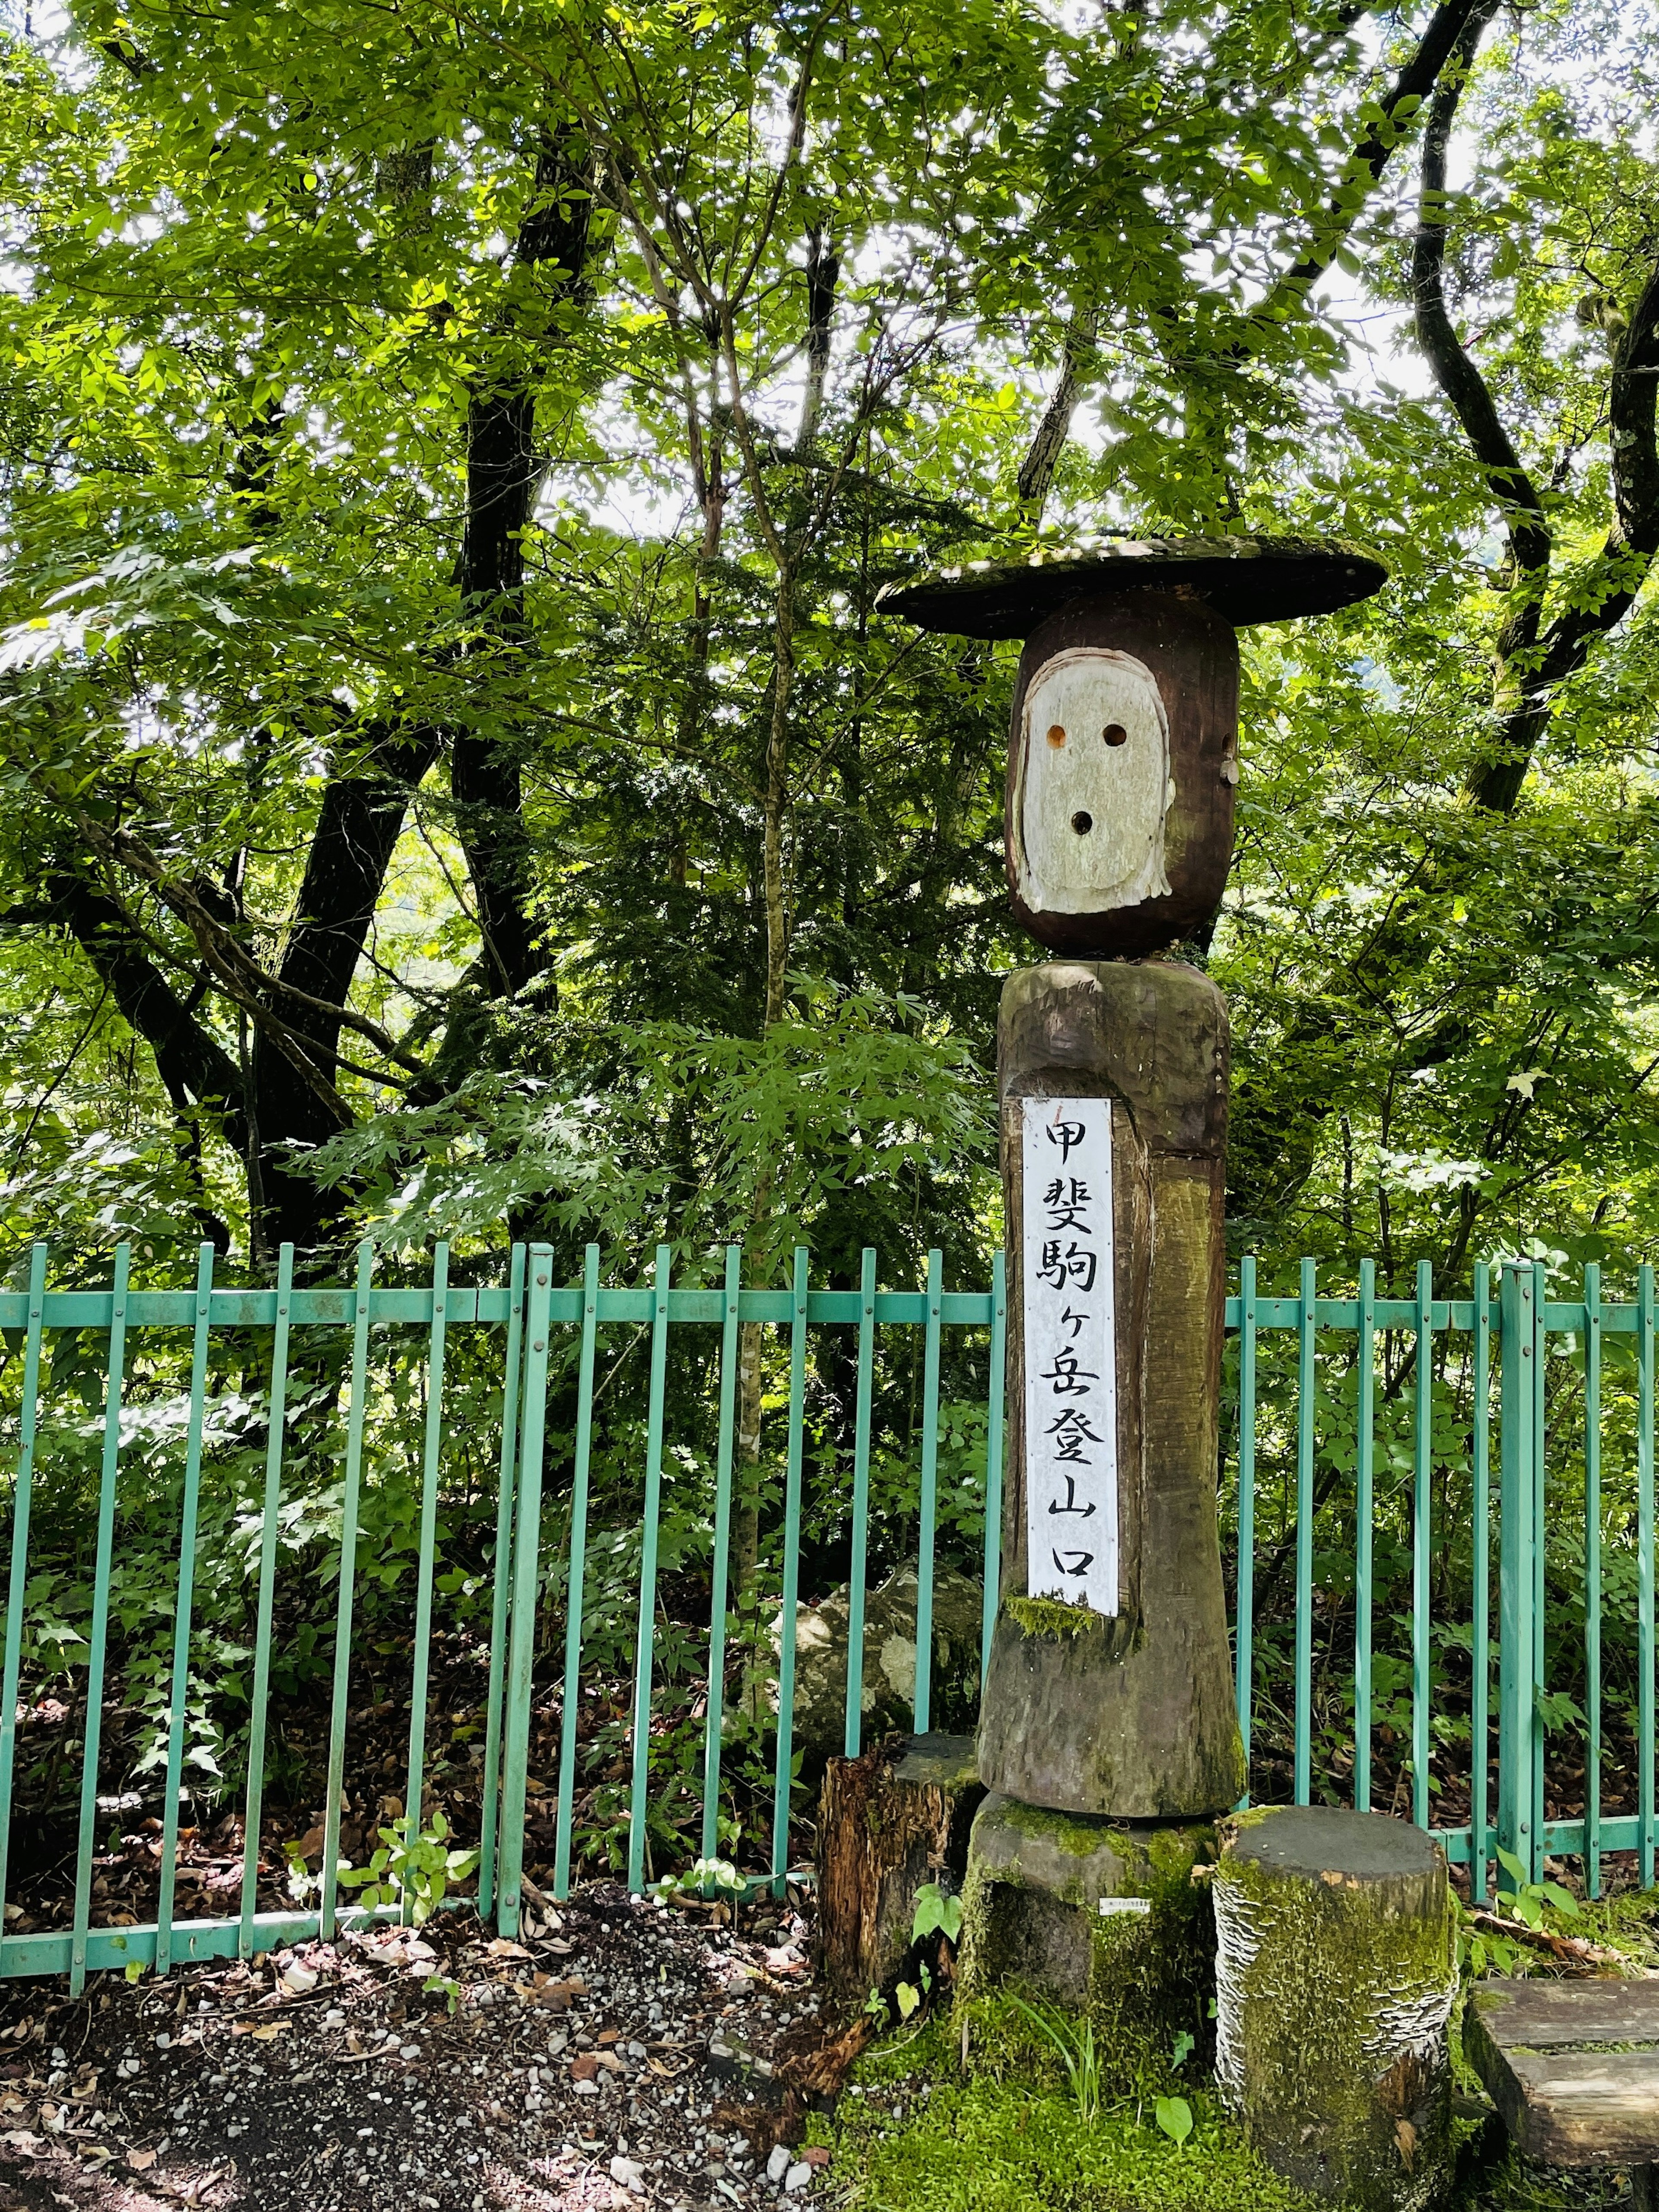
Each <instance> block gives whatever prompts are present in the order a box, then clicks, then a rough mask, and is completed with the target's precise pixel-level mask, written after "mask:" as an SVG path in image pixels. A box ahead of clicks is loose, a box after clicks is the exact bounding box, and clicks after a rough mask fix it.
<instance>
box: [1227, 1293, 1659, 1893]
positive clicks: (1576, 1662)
mask: <svg viewBox="0 0 1659 2212" xmlns="http://www.w3.org/2000/svg"><path fill="white" fill-rule="evenodd" d="M1575 1288H1576V1289H1577V1295H1576V1296H1573V1297H1565V1298H1564V1297H1559V1296H1556V1295H1553V1293H1552V1289H1551V1281H1550V1271H1549V1270H1548V1269H1547V1267H1545V1266H1544V1265H1543V1264H1542V1263H1541V1262H1538V1261H1516V1262H1506V1263H1504V1264H1503V1265H1502V1266H1501V1267H1497V1268H1495V1269H1494V1268H1493V1267H1489V1266H1486V1265H1482V1266H1479V1267H1476V1268H1475V1269H1474V1281H1473V1285H1472V1291H1473V1295H1472V1297H1468V1298H1437V1297H1435V1296H1434V1295H1433V1286H1432V1282H1431V1273H1430V1270H1429V1268H1428V1267H1427V1266H1426V1265H1424V1266H1422V1267H1419V1269H1418V1271H1417V1281H1416V1286H1415V1295H1414V1296H1413V1297H1409V1298H1399V1297H1393V1298H1389V1297H1378V1296H1377V1295H1376V1270H1375V1267H1374V1265H1373V1263H1371V1262H1370V1261H1366V1262H1364V1263H1363V1264H1362V1266H1361V1268H1360V1271H1359V1281H1358V1296H1357V1297H1321V1296H1320V1295H1319V1294H1318V1291H1317V1285H1316V1269H1315V1265H1314V1262H1313V1261H1310V1260H1304V1261H1302V1263H1301V1266H1300V1269H1299V1279H1298V1281H1297V1292H1296V1295H1295V1296H1293V1297H1287V1296H1265V1295H1262V1294H1261V1291H1259V1290H1258V1287H1257V1266H1256V1262H1255V1260H1253V1259H1246V1260H1245V1261H1243V1263H1242V1267H1241V1271H1240V1285H1239V1292H1238V1295H1237V1297H1231V1298H1230V1299H1229V1300H1228V1302H1227V1321H1228V1326H1229V1328H1230V1329H1231V1330H1233V1331H1235V1332H1236V1333H1237V1334H1236V1352H1237V1370H1236V1389H1237V1425H1236V1429H1235V1431H1234V1436H1235V1449H1236V1459H1235V1461H1234V1466H1233V1475H1234V1478H1235V1480H1234V1481H1233V1482H1231V1483H1230V1484H1229V1486H1228V1488H1227V1490H1226V1492H1225V1504H1226V1505H1227V1507H1228V1508H1230V1509H1231V1522H1232V1527H1233V1529H1234V1531H1235V1532H1236V1541H1237V1550H1236V1558H1237V1561H1238V1563H1239V1565H1238V1570H1237V1582H1236V1597H1237V1613H1236V1618H1237V1659H1238V1668H1237V1691H1238V1712H1239V1723H1240V1726H1241V1728H1242V1729H1243V1732H1244V1736H1245V1741H1246V1745H1247V1747H1249V1748H1250V1749H1251V1751H1252V1753H1253V1754H1254V1757H1253V1776H1252V1778H1253V1781H1256V1780H1259V1779H1260V1775H1259V1769H1260V1767H1261V1753H1262V1735H1263V1715H1264V1710H1266V1711H1268V1712H1270V1713H1271V1715H1272V1731H1273V1735H1274V1736H1275V1738H1276V1741H1277V1746H1278V1748H1279V1751H1280V1753H1285V1752H1287V1753H1288V1766H1289V1772H1288V1777H1287V1779H1288V1787H1287V1788H1282V1789H1280V1790H1275V1791H1274V1792H1273V1795H1274V1796H1282V1797H1288V1798H1290V1799H1291V1800H1292V1801H1293V1802H1297V1803H1307V1802H1310V1799H1311V1798H1314V1797H1319V1798H1321V1799H1322V1800H1326V1801H1333V1800H1336V1799H1338V1798H1339V1797H1340V1796H1341V1795H1343V1794H1351V1796H1352V1802H1353V1803H1354V1804H1355V1805H1356V1806H1357V1807H1358V1808H1361V1809H1364V1808H1367V1807H1369V1806H1370V1805H1371V1804H1372V1802H1373V1798H1372V1788H1373V1781H1374V1769H1375V1768H1376V1765H1377V1764H1378V1762H1377V1759H1376V1749H1377V1747H1376V1735H1377V1733H1378V1731H1379V1729H1380V1728H1387V1729H1389V1735H1391V1736H1392V1737H1394V1738H1395V1747H1394V1748H1393V1749H1391V1751H1390V1752H1389V1755H1388V1756H1387V1757H1385V1759H1383V1761H1382V1765H1383V1770H1384V1772H1385V1773H1389V1772H1391V1773H1392V1775H1393V1776H1394V1777H1395V1783H1396V1794H1397V1795H1398V1796H1401V1797H1402V1798H1403V1799H1404V1802H1402V1803H1401V1804H1400V1806H1399V1808H1398V1809H1401V1810H1408V1811H1409V1812H1410V1814H1411V1816H1412V1818H1413V1820H1417V1821H1418V1822H1419V1823H1420V1824H1421V1825H1423V1826H1429V1827H1432V1828H1434V1829H1435V1830H1436V1832H1437V1833H1439V1834H1440V1835H1441V1836H1442V1837H1443V1839H1444V1841H1445V1844H1446V1846H1447V1850H1448V1853H1449V1857H1451V1858H1452V1860H1453V1861H1454V1863H1463V1864H1466V1865H1468V1868H1469V1870H1470V1881H1471V1887H1472V1890H1473V1892H1474V1894H1476V1895H1485V1894H1486V1888H1487V1882H1488V1878H1489V1871H1490V1869H1491V1867H1492V1860H1493V1857H1494V1854H1495V1852H1496V1850H1498V1848H1499V1847H1500V1846H1501V1848H1503V1849H1504V1850H1506V1851H1509V1852H1510V1853H1512V1854H1513V1855H1514V1856H1515V1857H1516V1858H1517V1859H1519V1860H1520V1861H1522V1863H1524V1864H1525V1865H1526V1866H1527V1867H1528V1869H1530V1871H1531V1875H1532V1877H1533V1878H1534V1879H1536V1878H1537V1877H1538V1875H1539V1874H1540V1873H1541V1869H1542V1863H1543V1860H1544V1858H1545V1856H1546V1855H1547V1854H1568V1855H1576V1856H1577V1857H1578V1858H1579V1859H1580V1861H1581V1863H1582V1869H1583V1878H1584V1881H1585V1885H1586V1887H1587V1889H1588V1891H1589V1894H1591V1895H1592V1896H1594V1895H1596V1894H1599V1893H1600V1888H1601V1878H1602V1866H1601V1862H1602V1858H1603V1856H1604V1854H1606V1853H1607V1852H1609V1851H1633V1852H1634V1853H1635V1854H1636V1868H1637V1873H1638V1878H1639V1880H1640V1882H1641V1884H1642V1886H1643V1887H1650V1886H1651V1884H1652V1881H1653V1863H1654V1590H1653V1573H1654V1518H1653V1438H1654V1326H1655V1314H1654V1288H1653V1272H1652V1269H1651V1268H1650V1267H1642V1268H1641V1269H1640V1270H1639V1273H1638V1286H1637V1295H1636V1297H1635V1300H1634V1301H1633V1302H1630V1303H1622V1304H1620V1303H1613V1302H1611V1301H1608V1300H1607V1299H1605V1298H1604V1297H1603V1296H1602V1293H1601V1273H1600V1269H1599V1267H1595V1266H1589V1267H1585V1268H1584V1269H1583V1277H1582V1282H1581V1283H1580V1284H1579V1285H1576V1286H1575ZM1494 1293H1495V1295H1494ZM1269 1371H1271V1373H1272V1376H1273V1389H1272V1390H1271V1392H1270V1393H1269V1394H1268V1395H1269V1396H1270V1397H1271V1400H1272V1402H1271V1404H1270V1405H1268V1404H1264V1391H1263V1383H1264V1375H1266V1374H1267V1373H1268V1372H1269ZM1494 1430H1495V1431H1496V1432H1497V1441H1498V1449H1497V1453H1496V1464H1495V1466H1494V1453H1493V1448H1492V1447H1493V1432H1494ZM1264 1453H1265V1454H1266V1455H1267V1457H1268V1458H1269V1459H1270V1461H1271V1462H1272V1464H1271V1471H1270V1475H1269V1480H1268V1483H1267V1488H1268V1490H1269V1492H1270V1493H1271V1494H1272V1495H1273V1498H1275V1499H1276V1500H1277V1501H1279V1502H1280V1503H1282V1504H1288V1512H1287V1513H1286V1514H1285V1515H1284V1516H1282V1518H1281V1524H1280V1534H1281V1539H1282V1541H1281V1546H1280V1547H1279V1548H1282V1549H1284V1550H1286V1551H1288V1552H1289V1553H1291V1557H1292V1569H1291V1573H1292V1583H1291V1604H1290V1606H1289V1608H1288V1613H1289V1620H1290V1622H1291V1635H1290V1638H1289V1647H1290V1648H1289V1650H1288V1652H1286V1651H1285V1650H1284V1649H1283V1648H1282V1647H1283V1643H1284V1638H1282V1637H1281V1638H1280V1643H1279V1648H1276V1649H1275V1650H1273V1652H1272V1653H1270V1654H1269V1655H1267V1658H1266V1661H1265V1663H1264V1655H1263V1654H1262V1652H1261V1650H1260V1648H1259V1645H1258V1639H1257V1632H1258V1626H1259V1614H1260V1605H1261V1583H1262V1579H1263V1572H1264V1569H1263V1557H1264V1552H1266V1553H1272V1552H1273V1549H1274V1547H1273V1546H1271V1545H1264V1541H1263V1532H1262V1529H1261V1525H1260V1516H1261V1503H1262V1497H1263V1490H1264V1483H1263V1472H1264V1469H1263V1460H1264ZM1494 1474H1496V1481H1495V1482H1494ZM1379 1541H1387V1543H1388V1545H1389V1549H1390V1551H1391V1553H1393V1554H1394V1559H1393V1560H1392V1562H1391V1568H1392V1571H1391V1572H1390V1573H1389V1576H1388V1577H1387V1578H1386V1579H1387V1583H1388V1588H1387V1590H1386V1592H1385V1591H1384V1589H1383V1588H1382V1587H1381V1584H1380V1581H1379V1573H1378V1563H1377V1547H1378V1544H1379ZM1494 1565H1495V1566H1496V1569H1497V1573H1496V1578H1495V1579H1496V1592H1495V1597H1496V1603H1495V1606H1494V1589H1493V1583H1494V1576H1493V1567H1494ZM1267 1571H1268V1572H1271V1571H1272V1564H1271V1559H1270V1561H1269V1565H1268V1569H1267ZM1610 1585H1611V1586H1613V1587H1614V1589H1615V1591H1616V1595H1617V1596H1618V1598H1619V1600H1620V1603H1619V1607H1618V1613H1617V1620H1616V1626H1617V1629H1618V1635H1617V1636H1616V1637H1615V1638H1612V1639H1609V1638H1608V1637H1607V1634H1606V1630H1607V1617H1608V1616H1607V1600H1608V1595H1609V1588H1610ZM1395 1605H1403V1610H1402V1611H1390V1610H1389V1607H1391V1606H1395ZM1379 1614H1381V1616H1382V1617H1383V1625H1384V1627H1385V1630H1386V1631H1387V1632H1388V1634H1389V1640H1390V1644H1391V1646H1392V1648H1391V1649H1390V1650H1389V1651H1388V1652H1387V1653H1386V1654H1384V1653H1382V1652H1379V1650H1378V1649H1377V1647H1376V1629H1377V1625H1378V1620H1379ZM1448 1628H1449V1629H1450V1631H1451V1632H1452V1635H1451V1637H1448V1636H1447V1634H1446V1631H1447V1630H1448ZM1454 1638H1455V1644H1454V1642H1453V1639H1454ZM1437 1641H1438V1643H1439V1644H1440V1647H1441V1648H1440V1650H1438V1651H1437V1649H1436V1646H1437ZM1316 1646H1318V1647H1320V1648H1319V1650H1318V1664H1317V1666H1316ZM1454 1651H1455V1652H1456V1653H1457V1654H1458V1655H1459V1663H1458V1664H1457V1666H1456V1667H1455V1668H1453V1667H1452V1666H1451V1665H1450V1664H1449V1658H1450V1657H1451V1656H1453V1653H1454ZM1385 1659H1386V1669H1384V1661H1385ZM1494 1662H1495V1668H1496V1676H1497V1698H1496V1707H1495V1711H1494V1706H1493V1699H1492V1676H1493V1672H1494ZM1379 1670H1384V1671H1387V1672H1388V1673H1389V1674H1390V1676H1391V1677H1396V1678H1397V1679H1398V1682H1399V1685H1400V1686H1401V1688H1403V1687H1404V1686H1405V1684H1406V1682H1407V1680H1408V1683H1409V1690H1408V1695H1405V1696H1392V1695H1380V1694H1379V1682H1378V1674H1379ZM1609 1692H1612V1693H1613V1702H1614V1704H1615V1705H1616V1708H1617V1711H1616V1714H1615V1715H1614V1716H1613V1717H1617V1718H1618V1719H1619V1720H1620V1722H1621V1723H1622V1728H1621V1731H1620V1738H1619V1741H1617V1742H1616V1743H1615V1744H1614V1745H1613V1755H1612V1756H1611V1757H1609V1741H1608V1738H1609V1720H1610V1715H1609V1711H1608V1709H1607V1708H1608V1699H1609ZM1322 1695H1323V1698H1324V1700H1325V1717H1326V1719H1327V1722H1328V1718H1329V1716H1330V1715H1331V1713H1333V1712H1336V1713H1338V1714H1340V1717H1341V1718H1340V1728H1339V1729H1338V1735H1339V1737H1340V1735H1341V1734H1343V1733H1346V1739H1347V1744H1348V1747H1350V1750H1351V1753H1352V1777H1351V1783H1350V1784H1349V1790H1348V1791H1347V1792H1345V1790H1344V1789H1343V1784H1342V1778H1341V1777H1340V1776H1339V1775H1338V1774H1337V1773H1335V1772H1334V1765H1335V1764H1336V1761H1335V1760H1334V1759H1332V1757H1331V1756H1330V1752H1331V1749H1332V1745H1331V1735H1332V1730H1331V1729H1330V1727H1329V1726H1328V1725H1326V1726H1324V1727H1323V1728H1322V1713H1321V1698H1322ZM1382 1706H1386V1708H1387V1710H1388V1711H1389V1712H1390V1713H1393V1714H1395V1715H1397V1717H1398V1719H1399V1721H1400V1723H1401V1726H1399V1727H1398V1728H1395V1727H1394V1726H1392V1725H1391V1724H1390V1723H1389V1721H1388V1720H1385V1719H1383V1718H1382V1717H1381V1713H1380V1711H1379V1708H1380V1707H1382ZM1356 1717H1357V1718H1356ZM1494 1722H1495V1724H1496V1727H1495V1733H1496V1742H1495V1743H1494V1742H1493V1741H1492V1738H1493V1733H1494ZM1322 1750H1323V1752H1324V1754H1325V1755H1324V1756H1322V1755H1321V1753H1322ZM1338 1751H1339V1755H1340V1743H1339V1745H1338ZM1283 1763H1284V1761H1283V1759H1282V1758H1281V1760H1280V1761H1279V1764H1280V1765H1281V1766H1282V1765H1283ZM1547 1779H1548V1782H1549V1788H1548V1790H1547ZM1609 1794H1613V1795H1616V1796H1617V1797H1618V1798H1619V1800H1620V1803H1619V1804H1618V1806H1617V1808H1609V1806H1608V1805H1607V1796H1608V1795H1609ZM1552 1797H1556V1798H1559V1799H1562V1800H1565V1801H1567V1802H1568V1803H1571V1802H1574V1801H1576V1803H1577V1809H1576V1810H1571V1811H1569V1810H1567V1809H1566V1808H1565V1805H1563V1806H1562V1807H1560V1808H1558V1809H1557V1810H1556V1811H1555V1812H1554V1813H1553V1812H1552V1805H1551V1802H1550V1801H1551V1798H1552ZM1448 1798H1449V1799H1451V1800H1452V1801H1453V1802H1454V1803H1456V1804H1457V1806H1458V1809H1459V1810H1460V1811H1461V1810H1462V1807H1463V1806H1467V1814H1466V1816H1465V1817H1462V1818H1453V1817H1449V1816H1448V1813H1447V1811H1446V1808H1445V1801H1446V1800H1447V1799H1448ZM1460 1801H1461V1802H1460ZM1391 1809H1392V1808H1391Z"/></svg>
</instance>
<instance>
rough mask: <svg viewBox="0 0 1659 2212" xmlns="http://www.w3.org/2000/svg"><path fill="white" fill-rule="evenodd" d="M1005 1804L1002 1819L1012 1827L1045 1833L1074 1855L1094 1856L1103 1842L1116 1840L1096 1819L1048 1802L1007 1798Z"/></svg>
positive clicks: (1026, 1832)
mask: <svg viewBox="0 0 1659 2212" xmlns="http://www.w3.org/2000/svg"><path fill="white" fill-rule="evenodd" d="M1002 1803H1003V1818H1004V1819H1005V1820H1006V1821H1007V1823H1008V1825H1009V1826H1010V1827H1012V1828H1018V1831H1019V1832H1020V1834H1021V1835H1023V1836H1046V1837H1047V1838H1048V1839H1049V1840H1050V1841H1051V1842H1052V1843H1054V1844H1058V1845H1059V1846H1060V1850H1062V1851H1066V1852H1069V1853H1070V1855H1071V1857H1073V1858H1079V1859H1086V1858H1092V1857H1094V1855H1095V1853H1096V1852H1097V1850H1099V1849H1100V1847H1101V1845H1102V1844H1103V1843H1109V1842H1111V1841H1112V1840H1113V1838H1112V1837H1111V1835H1110V1832H1109V1831H1105V1830H1103V1829H1102V1827H1101V1826H1100V1823H1099V1821H1097V1820H1082V1819H1080V1818H1079V1816H1078V1815H1077V1814H1073V1813H1057V1812H1055V1811H1054V1808H1052V1807H1051V1806H1048V1805H1022V1804H1020V1803H1019V1802H1018V1799H1016V1798H1012V1797H1005V1798H1004V1799H1003V1801H1002Z"/></svg>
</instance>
